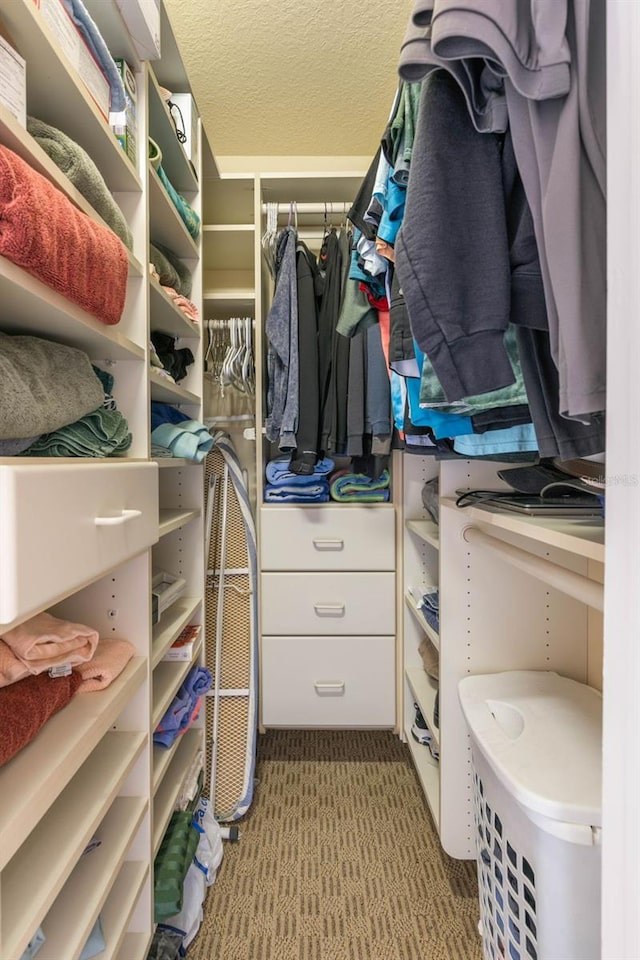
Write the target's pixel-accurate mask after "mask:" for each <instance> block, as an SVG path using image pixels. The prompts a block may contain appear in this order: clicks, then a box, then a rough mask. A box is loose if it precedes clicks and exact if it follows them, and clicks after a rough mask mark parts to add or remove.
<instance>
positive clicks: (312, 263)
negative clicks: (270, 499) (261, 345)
mask: <svg viewBox="0 0 640 960" xmlns="http://www.w3.org/2000/svg"><path fill="white" fill-rule="evenodd" d="M296 278H297V286H298V346H299V363H300V367H299V369H300V383H301V384H302V389H301V390H300V391H299V398H298V432H297V434H296V449H295V450H294V451H293V453H292V454H291V462H290V464H289V469H290V471H291V472H292V473H297V474H299V475H303V476H309V475H310V474H312V473H313V470H314V467H315V465H316V462H317V459H318V440H319V433H320V387H319V383H318V298H317V287H318V284H317V279H318V265H317V263H316V258H315V257H314V255H313V254H312V253H311V251H310V250H309V249H308V248H307V247H306V246H305V244H304V243H301V242H300V241H298V244H297V247H296Z"/></svg>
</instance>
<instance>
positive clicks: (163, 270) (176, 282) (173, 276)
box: [149, 243, 186, 296]
mask: <svg viewBox="0 0 640 960" xmlns="http://www.w3.org/2000/svg"><path fill="white" fill-rule="evenodd" d="M149 263H151V264H153V268H154V270H155V271H156V273H157V274H158V276H159V277H160V283H161V284H162V286H163V287H173V289H174V290H175V291H177V293H180V277H179V276H178V273H177V271H176V269H175V267H174V266H173V264H172V263H171V262H170V260H169V259H168V258H167V257H165V255H164V253H162V252H161V251H160V250H158V248H157V247H156V246H154V245H153V244H152V243H150V244H149ZM184 296H186V294H184Z"/></svg>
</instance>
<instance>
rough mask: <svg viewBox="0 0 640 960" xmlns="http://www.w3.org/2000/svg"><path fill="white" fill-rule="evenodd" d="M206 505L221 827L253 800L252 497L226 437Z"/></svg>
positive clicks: (209, 774)
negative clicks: (222, 823) (250, 497)
mask: <svg viewBox="0 0 640 960" xmlns="http://www.w3.org/2000/svg"><path fill="white" fill-rule="evenodd" d="M205 495H206V502H207V541H208V549H207V583H206V593H205V625H206V654H205V656H206V666H207V668H208V669H209V670H210V671H211V675H212V677H213V685H212V689H211V691H210V693H209V695H208V696H207V698H206V715H205V725H206V741H207V749H206V767H205V784H206V785H207V788H208V791H209V798H210V800H211V802H212V804H213V809H214V815H215V817H216V819H217V820H219V821H221V822H229V821H232V820H237V819H239V818H240V817H242V816H243V815H244V814H245V813H246V812H247V810H248V808H249V806H250V804H251V800H252V797H253V785H254V772H255V754H256V741H257V689H258V680H257V669H258V630H257V628H258V622H257V553H256V533H255V525H254V521H253V515H252V513H251V505H250V501H249V494H248V491H247V489H246V485H245V482H244V478H243V475H242V468H241V466H240V462H239V460H238V457H237V454H236V452H235V449H234V447H233V443H232V441H231V438H230V437H229V436H228V435H227V434H225V433H223V432H218V433H216V434H214V437H213V447H212V449H211V452H210V453H209V454H208V456H207V459H206V463H205Z"/></svg>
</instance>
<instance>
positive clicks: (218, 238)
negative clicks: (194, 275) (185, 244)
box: [202, 223, 255, 271]
mask: <svg viewBox="0 0 640 960" xmlns="http://www.w3.org/2000/svg"><path fill="white" fill-rule="evenodd" d="M254 256H255V227H254V225H253V224H252V223H237V224H218V223H216V224H206V225H205V226H204V227H203V228H202V260H203V267H204V269H205V270H214V271H215V270H253V263H254Z"/></svg>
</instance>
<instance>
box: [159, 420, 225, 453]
mask: <svg viewBox="0 0 640 960" xmlns="http://www.w3.org/2000/svg"><path fill="white" fill-rule="evenodd" d="M151 443H153V444H158V446H161V447H166V448H167V449H168V450H171V455H172V456H173V457H180V458H183V459H185V460H193V461H195V463H202V462H203V461H204V459H205V457H206V455H207V454H208V453H209V450H211V447H212V446H213V437H212V436H211V434H210V433H209V431H208V430H207V428H206V427H205V426H204V424H202V423H200V422H199V421H198V420H185V421H184V422H183V423H179V424H173V423H161V424H160V426H159V427H156V428H155V430H153V431H152V433H151Z"/></svg>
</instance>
